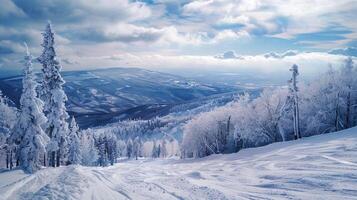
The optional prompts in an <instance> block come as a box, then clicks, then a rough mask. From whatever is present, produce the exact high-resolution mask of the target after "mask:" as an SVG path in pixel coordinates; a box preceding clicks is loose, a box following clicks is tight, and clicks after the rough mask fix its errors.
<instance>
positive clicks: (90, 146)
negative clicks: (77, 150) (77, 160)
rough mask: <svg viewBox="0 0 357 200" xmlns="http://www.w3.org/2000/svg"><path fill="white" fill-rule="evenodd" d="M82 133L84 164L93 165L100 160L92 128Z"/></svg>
mask: <svg viewBox="0 0 357 200" xmlns="http://www.w3.org/2000/svg"><path fill="white" fill-rule="evenodd" d="M80 135H81V138H80V139H81V145H80V146H81V154H82V161H81V163H82V165H86V166H93V165H96V164H97V161H98V149H97V148H96V146H95V141H94V138H93V132H92V129H87V130H85V131H83V132H82V134H80Z"/></svg>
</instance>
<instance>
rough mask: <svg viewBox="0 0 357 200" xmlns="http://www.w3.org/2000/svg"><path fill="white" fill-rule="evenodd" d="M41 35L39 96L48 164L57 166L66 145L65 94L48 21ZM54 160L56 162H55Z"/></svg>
mask: <svg viewBox="0 0 357 200" xmlns="http://www.w3.org/2000/svg"><path fill="white" fill-rule="evenodd" d="M42 35H43V43H42V47H43V51H42V54H41V56H40V57H39V58H38V61H39V62H40V63H41V64H42V82H41V90H40V91H41V98H42V100H43V101H44V103H45V107H44V112H45V114H46V117H47V119H48V122H47V126H46V133H47V134H48V136H49V137H50V138H51V141H50V144H49V145H48V151H49V153H50V165H51V166H53V167H54V166H55V165H57V166H59V165H60V164H61V159H62V158H63V155H64V152H65V151H66V146H67V138H66V136H67V134H68V123H67V122H66V120H67V119H68V114H67V111H66V107H65V102H66V101H67V96H66V94H65V93H64V91H63V88H62V86H63V84H64V83H65V81H64V80H63V79H62V76H61V74H60V72H61V65H60V64H59V62H58V61H57V58H56V51H55V48H54V44H55V42H54V33H53V31H52V27H51V24H50V23H48V24H47V26H46V29H45V31H44V33H42ZM55 160H56V162H55Z"/></svg>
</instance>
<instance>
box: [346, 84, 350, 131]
mask: <svg viewBox="0 0 357 200" xmlns="http://www.w3.org/2000/svg"><path fill="white" fill-rule="evenodd" d="M348 90H349V91H348V94H347V111H346V128H350V112H351V111H350V110H351V86H349V87H348Z"/></svg>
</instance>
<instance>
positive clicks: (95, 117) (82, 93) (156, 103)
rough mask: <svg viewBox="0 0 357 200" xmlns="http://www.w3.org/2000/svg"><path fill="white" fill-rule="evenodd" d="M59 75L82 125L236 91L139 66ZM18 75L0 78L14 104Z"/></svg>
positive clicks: (140, 115) (145, 113)
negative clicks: (64, 82)
mask: <svg viewBox="0 0 357 200" xmlns="http://www.w3.org/2000/svg"><path fill="white" fill-rule="evenodd" d="M62 75H63V78H64V79H65V81H66V84H65V85H64V89H65V92H66V93H67V96H68V99H69V101H68V105H67V108H68V111H69V113H70V114H73V115H74V116H75V117H76V118H77V120H78V123H79V125H80V126H81V127H82V128H86V127H93V126H97V125H104V124H106V123H109V122H112V121H113V118H115V119H118V117H119V118H120V119H129V118H144V119H145V118H150V117H153V116H155V115H159V114H160V113H163V111H165V110H166V111H168V110H169V109H170V108H171V107H172V106H174V105H177V104H181V103H184V102H188V101H192V100H195V99H200V98H202V97H207V96H210V95H215V94H221V93H227V92H232V91H236V90H237V88H236V87H234V86H227V85H219V84H207V83H202V82H198V81H196V80H193V79H187V78H183V77H181V76H176V75H172V74H168V73H161V72H156V71H150V70H144V69H139V68H109V69H99V70H87V71H65V72H63V73H62ZM21 78H22V77H21V76H11V77H5V78H1V79H0V89H1V90H2V91H3V93H4V94H5V95H6V96H8V97H9V98H10V99H11V100H12V101H13V102H14V103H15V104H16V105H18V102H19V98H20V95H21V88H22V83H21ZM143 110H144V111H143Z"/></svg>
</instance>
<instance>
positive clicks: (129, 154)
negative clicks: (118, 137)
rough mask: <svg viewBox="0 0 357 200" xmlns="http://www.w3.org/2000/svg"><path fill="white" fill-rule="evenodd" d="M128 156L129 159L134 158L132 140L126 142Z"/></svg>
mask: <svg viewBox="0 0 357 200" xmlns="http://www.w3.org/2000/svg"><path fill="white" fill-rule="evenodd" d="M126 156H127V157H128V158H131V157H132V156H133V140H131V138H129V139H128V141H126Z"/></svg>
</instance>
